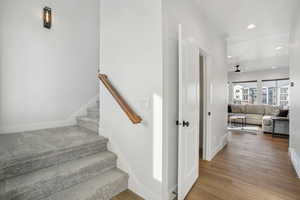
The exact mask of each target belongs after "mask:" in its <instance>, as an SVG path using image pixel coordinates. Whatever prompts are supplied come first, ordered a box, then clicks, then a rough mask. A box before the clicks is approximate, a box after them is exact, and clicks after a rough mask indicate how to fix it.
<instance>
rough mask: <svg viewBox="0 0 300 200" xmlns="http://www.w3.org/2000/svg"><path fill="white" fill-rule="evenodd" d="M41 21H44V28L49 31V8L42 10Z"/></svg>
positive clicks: (50, 18) (50, 16)
mask: <svg viewBox="0 0 300 200" xmlns="http://www.w3.org/2000/svg"><path fill="white" fill-rule="evenodd" d="M43 19H44V27H45V28H47V29H50V28H51V25H52V13H51V8H49V7H45V8H44V13H43Z"/></svg>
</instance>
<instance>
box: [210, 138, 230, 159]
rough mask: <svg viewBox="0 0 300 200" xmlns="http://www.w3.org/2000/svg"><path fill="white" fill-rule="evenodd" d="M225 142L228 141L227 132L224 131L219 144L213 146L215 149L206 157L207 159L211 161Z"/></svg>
mask: <svg viewBox="0 0 300 200" xmlns="http://www.w3.org/2000/svg"><path fill="white" fill-rule="evenodd" d="M227 143H228V133H226V134H225V135H224V136H223V137H222V139H221V141H220V143H219V145H218V146H217V147H216V148H215V150H214V151H213V152H212V154H211V155H210V157H209V158H208V161H211V160H212V159H213V158H214V157H215V156H216V155H217V154H218V153H219V152H220V151H221V150H222V149H223V148H224V147H225V146H226V145H227Z"/></svg>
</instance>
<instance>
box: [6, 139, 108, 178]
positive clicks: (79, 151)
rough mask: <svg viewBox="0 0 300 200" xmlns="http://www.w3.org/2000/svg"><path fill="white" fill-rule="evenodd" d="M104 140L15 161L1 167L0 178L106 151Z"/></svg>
mask: <svg viewBox="0 0 300 200" xmlns="http://www.w3.org/2000/svg"><path fill="white" fill-rule="evenodd" d="M106 150H107V147H106V142H103V141H100V142H94V143H90V144H85V145H82V146H79V147H75V148H72V149H65V150H61V151H59V152H52V153H49V154H46V155H40V156H36V157H34V158H33V159H26V160H18V161H15V163H13V164H12V165H11V166H10V167H6V168H4V169H1V171H0V180H4V179H7V178H12V177H16V176H19V175H22V174H26V173H30V172H33V171H35V170H39V169H42V168H46V167H50V166H54V165H58V164H60V163H64V162H67V161H72V160H76V159H79V158H83V157H85V156H89V155H93V154H95V153H99V152H102V151H106Z"/></svg>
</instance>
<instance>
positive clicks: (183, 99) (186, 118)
mask: <svg viewBox="0 0 300 200" xmlns="http://www.w3.org/2000/svg"><path fill="white" fill-rule="evenodd" d="M187 38H188V37H187V36H186V35H185V33H184V30H183V29H182V26H181V25H179V39H178V41H179V44H178V45H179V46H178V47H179V119H178V132H179V137H178V140H179V141H178V200H183V199H184V198H185V196H186V195H187V193H188V192H189V191H190V189H191V188H192V186H193V185H194V183H195V182H196V180H197V178H198V173H199V172H198V170H199V113H200V107H199V93H200V89H199V78H200V76H199V73H200V72H199V65H200V58H199V56H200V51H199V48H198V47H197V45H196V44H194V42H193V40H192V39H187Z"/></svg>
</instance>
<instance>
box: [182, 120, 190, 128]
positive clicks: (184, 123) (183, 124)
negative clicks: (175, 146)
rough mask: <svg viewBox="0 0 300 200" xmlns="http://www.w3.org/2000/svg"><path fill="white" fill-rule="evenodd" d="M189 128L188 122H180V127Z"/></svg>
mask: <svg viewBox="0 0 300 200" xmlns="http://www.w3.org/2000/svg"><path fill="white" fill-rule="evenodd" d="M189 126H190V122H189V121H183V122H182V127H189Z"/></svg>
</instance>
